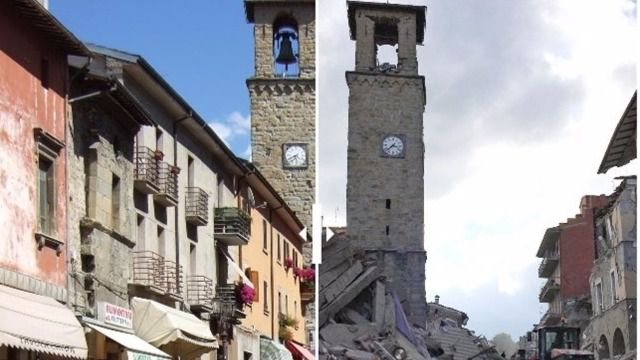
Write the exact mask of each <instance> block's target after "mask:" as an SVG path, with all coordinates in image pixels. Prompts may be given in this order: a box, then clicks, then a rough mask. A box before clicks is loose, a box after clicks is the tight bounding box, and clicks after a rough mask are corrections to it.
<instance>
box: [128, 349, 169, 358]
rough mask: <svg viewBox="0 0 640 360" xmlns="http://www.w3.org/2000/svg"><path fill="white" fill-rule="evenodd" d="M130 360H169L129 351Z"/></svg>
mask: <svg viewBox="0 0 640 360" xmlns="http://www.w3.org/2000/svg"><path fill="white" fill-rule="evenodd" d="M127 358H128V360H168V359H167V358H164V357H160V356H156V355H151V354H144V353H139V352H135V351H131V350H127Z"/></svg>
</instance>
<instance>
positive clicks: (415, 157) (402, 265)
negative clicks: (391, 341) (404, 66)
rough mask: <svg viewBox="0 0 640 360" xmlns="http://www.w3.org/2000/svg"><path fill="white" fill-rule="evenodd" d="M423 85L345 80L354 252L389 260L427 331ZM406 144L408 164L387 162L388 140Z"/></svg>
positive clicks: (373, 78) (357, 77)
mask: <svg viewBox="0 0 640 360" xmlns="http://www.w3.org/2000/svg"><path fill="white" fill-rule="evenodd" d="M423 81H424V78H422V77H405V76H398V75H383V74H370V73H355V72H348V73H347V83H348V84H349V89H350V94H349V134H348V141H349V145H348V150H347V167H348V173H347V224H348V228H349V241H350V242H351V244H352V246H353V247H354V249H355V250H356V251H358V250H366V251H368V252H375V253H377V254H378V257H379V258H380V257H382V258H383V259H384V261H383V263H384V264H385V269H384V274H385V276H386V277H387V279H388V280H389V282H390V283H391V284H392V285H391V286H392V288H393V289H394V290H395V291H396V292H397V293H398V296H399V297H400V300H401V302H402V303H403V306H404V308H405V311H406V312H407V316H408V318H409V319H410V321H411V322H413V323H416V324H418V325H419V326H425V322H426V313H427V309H426V300H425V285H424V284H425V271H424V270H425V268H424V266H425V262H426V253H425V251H424V186H423V182H424V143H423V139H422V134H423V125H422V115H423V112H424V106H425V102H424V96H423V94H424V83H423ZM389 134H395V135H402V136H404V137H405V154H404V157H403V158H390V157H383V156H381V141H382V138H383V137H384V136H385V135H389Z"/></svg>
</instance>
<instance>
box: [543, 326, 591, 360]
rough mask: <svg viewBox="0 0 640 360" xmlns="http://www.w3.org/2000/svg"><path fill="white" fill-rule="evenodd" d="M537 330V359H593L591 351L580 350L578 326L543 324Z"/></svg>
mask: <svg viewBox="0 0 640 360" xmlns="http://www.w3.org/2000/svg"><path fill="white" fill-rule="evenodd" d="M537 332H538V360H593V359H594V356H593V353H592V352H590V351H586V350H580V328H577V327H571V326H543V327H539V328H538V329H537Z"/></svg>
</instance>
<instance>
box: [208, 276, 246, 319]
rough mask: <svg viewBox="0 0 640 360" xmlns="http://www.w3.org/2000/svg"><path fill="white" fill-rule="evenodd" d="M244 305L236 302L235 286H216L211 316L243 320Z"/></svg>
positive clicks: (244, 315)
mask: <svg viewBox="0 0 640 360" xmlns="http://www.w3.org/2000/svg"><path fill="white" fill-rule="evenodd" d="M243 308H244V305H243V304H242V303H241V302H240V301H239V300H238V297H237V295H236V285H235V284H218V285H216V295H215V297H214V298H213V314H214V315H215V316H218V317H223V318H233V319H244V318H245V317H246V314H245V313H244V311H243Z"/></svg>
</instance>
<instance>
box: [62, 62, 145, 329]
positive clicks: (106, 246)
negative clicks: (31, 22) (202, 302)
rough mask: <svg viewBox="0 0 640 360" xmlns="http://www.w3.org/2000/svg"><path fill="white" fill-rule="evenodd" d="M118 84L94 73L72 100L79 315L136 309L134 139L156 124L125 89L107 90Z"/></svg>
mask: <svg viewBox="0 0 640 360" xmlns="http://www.w3.org/2000/svg"><path fill="white" fill-rule="evenodd" d="M75 60H76V61H75V62H72V69H73V70H75V71H80V70H79V69H80V68H81V67H82V64H83V63H84V64H86V59H82V60H81V59H75ZM73 65H76V66H77V67H73ZM114 84H115V83H114ZM111 86H112V84H111V83H110V82H109V81H108V80H106V79H102V80H96V79H95V78H93V79H91V78H90V77H89V76H87V77H86V78H81V79H78V80H77V81H74V83H73V84H72V97H71V99H70V100H69V102H70V104H71V122H70V125H69V131H70V133H71V140H72V141H70V142H69V144H68V149H69V154H70V156H69V164H68V171H67V176H68V178H67V181H68V183H69V199H70V200H69V202H70V206H69V208H68V213H69V222H70V223H71V224H73V226H72V229H71V231H70V233H69V237H68V239H69V244H70V246H71V247H72V248H73V249H74V252H75V254H76V256H75V257H74V258H72V259H71V262H70V271H69V284H70V286H69V291H70V293H71V299H72V301H71V303H72V305H73V307H74V309H75V311H76V312H77V313H79V314H82V315H85V316H90V317H96V316H97V315H98V308H99V307H100V306H101V303H103V302H106V303H110V304H114V305H116V306H121V307H125V308H128V307H129V298H128V289H127V287H128V283H129V279H130V278H131V274H130V270H131V269H130V266H129V264H131V263H132V260H133V257H132V255H133V253H132V251H133V248H134V247H135V244H136V240H137V239H136V233H135V230H136V229H135V225H134V223H133V221H134V219H135V208H134V202H133V198H132V197H131V196H130V195H128V194H133V189H134V185H133V184H134V170H135V164H134V161H135V159H134V157H135V149H134V139H135V135H136V134H137V132H138V130H139V129H140V127H141V126H150V125H153V122H152V121H151V119H150V118H149V117H148V115H147V114H146V112H144V111H143V110H141V108H140V104H139V103H137V101H136V100H135V99H133V98H132V97H131V96H128V94H127V93H126V91H125V90H124V89H123V88H122V87H121V86H118V85H116V87H115V88H114V89H111V90H106V89H109V88H110V87H111ZM105 90H106V91H105ZM122 264H125V265H126V266H122Z"/></svg>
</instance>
